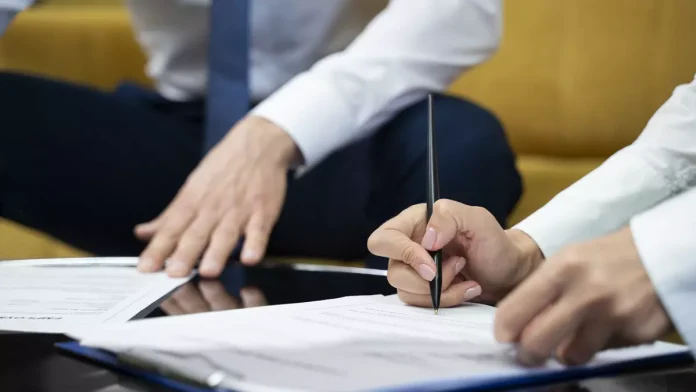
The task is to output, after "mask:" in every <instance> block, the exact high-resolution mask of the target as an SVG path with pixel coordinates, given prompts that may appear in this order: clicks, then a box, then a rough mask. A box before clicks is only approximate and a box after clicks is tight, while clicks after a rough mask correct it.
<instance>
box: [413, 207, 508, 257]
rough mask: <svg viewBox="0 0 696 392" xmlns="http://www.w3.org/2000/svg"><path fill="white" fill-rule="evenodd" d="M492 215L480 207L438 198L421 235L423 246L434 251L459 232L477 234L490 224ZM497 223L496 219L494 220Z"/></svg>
mask: <svg viewBox="0 0 696 392" xmlns="http://www.w3.org/2000/svg"><path fill="white" fill-rule="evenodd" d="M491 219H492V220H493V221H495V218H494V217H493V215H491V214H490V213H489V212H488V211H486V210H485V209H484V208H481V207H473V206H468V205H466V204H462V203H458V202H456V201H452V200H447V199H440V200H438V201H437V202H435V204H434V205H433V214H432V216H431V217H430V220H429V221H428V225H427V227H426V229H425V234H424V235H423V240H422V241H421V245H422V246H423V248H425V249H427V250H430V251H436V250H440V249H442V248H443V247H444V246H445V245H447V244H448V243H450V242H451V241H452V240H454V239H455V238H456V236H457V235H458V234H460V233H466V232H471V233H472V234H477V233H479V232H480V231H481V230H485V229H486V228H487V227H488V226H490V223H491V222H490V221H491ZM495 222H496V224H497V221H495Z"/></svg>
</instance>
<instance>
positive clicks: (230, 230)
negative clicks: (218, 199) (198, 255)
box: [198, 209, 240, 278]
mask: <svg viewBox="0 0 696 392" xmlns="http://www.w3.org/2000/svg"><path fill="white" fill-rule="evenodd" d="M239 230H240V219H239V215H238V213H237V210H236V209H232V210H229V211H228V212H227V214H225V216H224V218H223V219H222V221H221V222H220V223H219V225H218V226H217V228H216V229H215V231H213V234H212V236H211V238H210V244H209V246H208V249H207V251H206V252H205V255H204V256H203V261H201V265H200V268H199V269H198V272H199V273H200V274H201V276H203V277H207V278H216V277H218V276H220V273H221V272H222V270H223V268H224V267H225V264H227V260H228V259H229V257H230V254H231V253H232V251H233V250H234V247H235V245H237V241H238V240H239Z"/></svg>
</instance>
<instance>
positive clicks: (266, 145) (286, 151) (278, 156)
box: [244, 115, 303, 168]
mask: <svg viewBox="0 0 696 392" xmlns="http://www.w3.org/2000/svg"><path fill="white" fill-rule="evenodd" d="M245 122H247V124H246V125H247V126H245V127H244V129H245V130H246V132H249V133H250V134H249V136H253V137H255V138H260V139H261V145H262V146H263V149H264V153H265V154H267V156H268V157H269V158H270V159H274V160H275V162H276V163H277V164H279V165H281V166H283V167H284V168H291V167H293V166H295V165H298V164H301V163H302V161H303V158H302V153H301V152H300V149H299V148H298V147H297V144H296V143H295V141H294V140H293V139H292V137H290V134H288V133H287V132H286V131H285V130H284V129H283V128H281V127H279V126H278V125H276V124H275V123H273V122H272V121H270V120H268V119H266V118H263V117H259V116H254V115H251V116H249V117H247V119H246V120H245Z"/></svg>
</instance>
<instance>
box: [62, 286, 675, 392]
mask: <svg viewBox="0 0 696 392" xmlns="http://www.w3.org/2000/svg"><path fill="white" fill-rule="evenodd" d="M494 315H495V308H492V307H487V306H483V305H473V304H472V305H464V306H461V307H458V308H451V309H441V310H440V314H439V315H437V316H436V315H433V312H432V310H431V309H421V308H414V307H409V306H406V305H404V304H402V303H401V302H399V301H398V299H397V298H395V297H387V298H384V297H381V296H367V297H349V298H342V299H339V300H333V301H321V302H315V303H305V304H299V305H283V306H272V307H265V308H251V309H243V310H233V311H225V312H217V313H209V314H197V315H188V316H179V317H167V318H161V319H156V320H144V321H135V322H132V323H129V324H127V325H123V326H114V327H107V328H99V329H96V330H83V331H76V332H75V333H74V334H73V336H75V337H76V338H81V340H82V344H83V345H87V346H93V347H99V348H104V349H109V350H113V351H117V352H123V351H127V350H130V349H133V348H136V349H139V350H142V349H146V350H157V351H158V352H161V351H164V352H165V354H166V353H169V354H171V355H173V356H175V357H176V358H183V359H184V360H187V361H188V360H190V361H191V362H190V363H189V364H188V365H187V366H190V367H195V366H209V367H210V369H211V371H213V370H216V371H218V375H220V374H223V375H227V376H226V377H225V381H224V382H223V385H224V386H225V387H227V388H234V389H237V390H249V391H271V390H285V391H288V390H303V391H310V390H318V391H326V390H332V391H355V390H368V389H376V388H388V387H393V386H398V385H402V386H403V385H407V384H414V383H423V382H432V381H442V380H455V379H457V380H466V382H469V383H474V382H476V381H477V380H478V381H480V380H482V379H490V378H495V379H499V378H501V377H510V376H519V375H520V374H523V373H529V372H537V371H544V370H545V369H544V368H541V369H534V370H531V369H527V368H523V367H521V366H519V365H518V364H517V363H516V362H515V361H514V351H513V347H511V346H507V345H501V344H498V343H496V342H495V340H494V338H493V334H492V331H493V319H494ZM683 351H686V348H685V347H683V346H677V345H669V344H657V345H652V346H645V347H638V348H632V349H624V350H616V351H607V352H604V353H601V354H600V355H599V356H598V357H597V358H596V359H595V361H594V362H593V366H597V365H601V364H604V363H611V362H617V361H623V360H628V359H635V358H640V357H646V356H652V355H660V354H666V353H671V352H683ZM559 366H561V365H560V364H558V363H556V362H553V361H549V363H548V364H547V365H546V367H545V368H546V370H548V368H554V367H559Z"/></svg>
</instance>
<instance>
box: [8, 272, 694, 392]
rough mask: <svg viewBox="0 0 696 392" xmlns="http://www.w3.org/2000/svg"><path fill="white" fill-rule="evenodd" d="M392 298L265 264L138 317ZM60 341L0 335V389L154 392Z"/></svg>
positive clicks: (673, 376)
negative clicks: (75, 355) (58, 346)
mask: <svg viewBox="0 0 696 392" xmlns="http://www.w3.org/2000/svg"><path fill="white" fill-rule="evenodd" d="M327 269H328V270H327ZM393 293H394V290H393V288H391V287H390V286H389V285H388V283H387V281H386V278H385V276H384V274H383V272H382V271H373V270H364V269H360V268H335V267H322V266H316V265H303V264H300V265H288V264H266V265H264V266H260V267H253V268H245V267H241V266H233V267H231V268H228V269H227V270H226V271H225V272H224V273H223V275H222V276H221V277H220V279H218V280H199V279H194V280H193V281H191V282H190V283H188V284H186V285H184V286H182V287H180V288H179V289H177V290H176V291H175V292H174V293H172V294H171V295H169V296H167V297H166V298H163V299H162V301H161V302H160V303H158V304H157V305H156V306H155V307H153V310H151V311H150V312H149V313H147V314H144V315H143V316H142V317H166V316H168V315H175V314H184V313H197V312H205V311H211V310H222V309H235V308H241V307H250V306H264V305H268V304H286V303H296V302H305V301H315V300H322V299H331V298H339V297H343V296H348V295H364V294H384V295H390V294H393ZM67 340H68V339H67V338H66V337H64V336H60V335H36V334H0V391H3V392H14V391H22V392H24V391H32V392H34V391H35V392H58V391H60V392H63V391H71V392H135V391H155V390H159V389H154V388H153V387H152V386H149V385H143V384H140V383H139V382H138V381H137V380H130V379H127V378H122V377H120V376H118V375H116V374H114V373H111V372H109V371H106V370H103V369H100V368H98V367H95V366H92V365H89V364H87V363H84V362H81V361H77V360H74V359H72V358H69V357H66V356H63V355H61V354H59V353H58V352H57V351H56V350H55V349H54V347H53V345H54V344H55V343H57V342H62V341H67ZM695 386H696V371H694V369H693V368H689V369H672V370H669V371H661V372H654V373H652V374H632V375H624V376H622V377H620V378H612V379H594V380H587V381H584V382H581V383H574V384H563V385H555V386H550V387H545V388H535V389H526V391H535V392H536V391H539V392H541V391H553V392H556V391H558V392H561V391H569V392H570V391H590V392H597V391H618V392H620V391H687V390H694V389H696V387H695Z"/></svg>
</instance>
